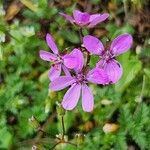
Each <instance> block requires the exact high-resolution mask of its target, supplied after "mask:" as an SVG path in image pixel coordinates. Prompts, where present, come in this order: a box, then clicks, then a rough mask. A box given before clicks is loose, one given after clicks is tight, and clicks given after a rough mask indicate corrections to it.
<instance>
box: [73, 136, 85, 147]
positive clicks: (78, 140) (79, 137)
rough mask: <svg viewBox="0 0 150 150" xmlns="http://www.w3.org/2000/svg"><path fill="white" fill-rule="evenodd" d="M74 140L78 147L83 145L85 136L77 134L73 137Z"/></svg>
mask: <svg viewBox="0 0 150 150" xmlns="http://www.w3.org/2000/svg"><path fill="white" fill-rule="evenodd" d="M75 139H76V143H77V145H78V146H79V145H81V144H83V142H84V139H85V135H83V134H80V133H78V134H76V135H75Z"/></svg>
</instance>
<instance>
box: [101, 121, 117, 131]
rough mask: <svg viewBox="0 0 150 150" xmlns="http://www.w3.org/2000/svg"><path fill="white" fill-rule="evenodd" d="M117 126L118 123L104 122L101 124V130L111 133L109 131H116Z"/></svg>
mask: <svg viewBox="0 0 150 150" xmlns="http://www.w3.org/2000/svg"><path fill="white" fill-rule="evenodd" d="M118 128H119V125H118V124H115V123H106V124H105V125H104V126H103V131H104V132H105V133H111V132H115V131H117V129H118Z"/></svg>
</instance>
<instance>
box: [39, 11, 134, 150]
mask: <svg viewBox="0 0 150 150" xmlns="http://www.w3.org/2000/svg"><path fill="white" fill-rule="evenodd" d="M60 15H61V16H63V17H64V18H65V19H66V20H67V21H69V22H70V23H71V24H73V25H75V26H77V28H79V33H80V34H79V36H80V40H81V42H80V46H78V47H74V48H73V49H72V50H71V51H69V52H67V53H65V54H64V53H61V52H60V51H59V50H58V47H57V46H56V44H55V41H54V39H53V37H52V35H50V34H49V33H47V35H46V42H47V45H48V46H49V48H50V49H51V52H48V51H44V50H40V52H39V55H40V58H41V59H43V60H45V61H49V62H51V67H50V69H49V73H48V77H49V80H50V84H49V90H50V91H60V90H63V89H65V88H68V89H67V92H66V93H65V94H64V97H63V99H62V101H61V104H59V106H60V107H61V110H60V116H61V117H62V127H63V134H62V135H61V137H59V141H58V143H56V144H55V145H54V146H53V147H52V148H54V147H55V146H56V145H58V144H60V143H68V144H71V145H74V146H76V145H75V144H74V143H70V142H68V141H66V140H65V136H64V135H65V128H64V121H63V115H64V111H63V110H69V111H71V110H73V109H74V108H75V107H76V106H77V103H78V101H79V99H80V97H81V101H82V108H83V111H85V112H92V111H93V110H94V96H93V93H92V90H91V89H90V87H89V84H95V85H101V86H104V85H107V86H109V85H110V84H115V83H116V82H118V81H119V79H120V78H121V76H122V74H123V68H122V66H121V64H120V63H119V62H118V61H117V60H116V56H118V55H120V54H123V53H125V52H126V51H128V50H129V49H130V48H131V46H132V43H133V39H132V36H131V35H130V34H128V33H124V34H122V35H119V36H118V37H116V38H115V39H114V40H113V41H112V42H111V43H109V44H108V43H107V44H106V43H105V44H103V43H102V42H101V41H100V39H98V38H97V37H94V36H93V35H84V34H83V28H87V29H89V28H93V27H95V26H96V25H98V24H99V23H101V22H103V21H105V20H106V19H108V17H109V14H107V13H103V14H92V15H90V14H89V13H87V12H81V11H79V10H74V11H73V16H69V15H67V14H64V13H60ZM105 45H107V46H105ZM72 47H73V46H72ZM93 55H97V56H99V60H98V62H97V63H95V67H93V68H90V66H89V63H90V61H91V57H93ZM62 109H63V110H62Z"/></svg>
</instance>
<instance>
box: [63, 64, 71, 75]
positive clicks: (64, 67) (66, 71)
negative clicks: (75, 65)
mask: <svg viewBox="0 0 150 150" xmlns="http://www.w3.org/2000/svg"><path fill="white" fill-rule="evenodd" d="M62 69H63V71H64V73H65V75H66V76H71V74H70V72H69V70H68V68H67V67H66V66H64V65H63V64H62Z"/></svg>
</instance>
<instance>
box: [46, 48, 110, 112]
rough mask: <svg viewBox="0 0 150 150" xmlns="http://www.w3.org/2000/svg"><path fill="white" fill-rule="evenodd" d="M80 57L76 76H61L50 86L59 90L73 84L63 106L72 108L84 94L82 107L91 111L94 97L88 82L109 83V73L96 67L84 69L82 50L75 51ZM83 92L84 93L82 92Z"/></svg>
mask: <svg viewBox="0 0 150 150" xmlns="http://www.w3.org/2000/svg"><path fill="white" fill-rule="evenodd" d="M74 54H75V55H77V56H78V58H80V59H79V60H78V61H79V63H78V67H77V68H76V74H75V75H74V76H71V75H68V76H61V77H58V78H57V79H56V80H54V81H52V82H51V83H50V86H49V88H50V89H51V90H52V91H59V90H62V89H64V88H66V87H68V86H70V85H71V87H70V88H69V90H68V91H67V92H66V94H65V95H64V98H63V101H62V106H63V108H64V109H66V110H72V109H74V108H75V106H76V105H77V103H78V100H79V98H80V95H82V108H83V110H84V111H86V112H90V111H92V110H93V107H94V98H93V94H92V92H91V90H90V88H89V87H88V86H87V84H88V82H92V83H95V84H106V83H108V77H107V74H106V73H105V72H104V70H102V69H100V68H94V69H92V70H90V71H88V72H86V71H85V70H84V69H83V65H84V58H83V54H82V53H81V51H80V50H76V51H75V52H74ZM81 93H82V94H81Z"/></svg>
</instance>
